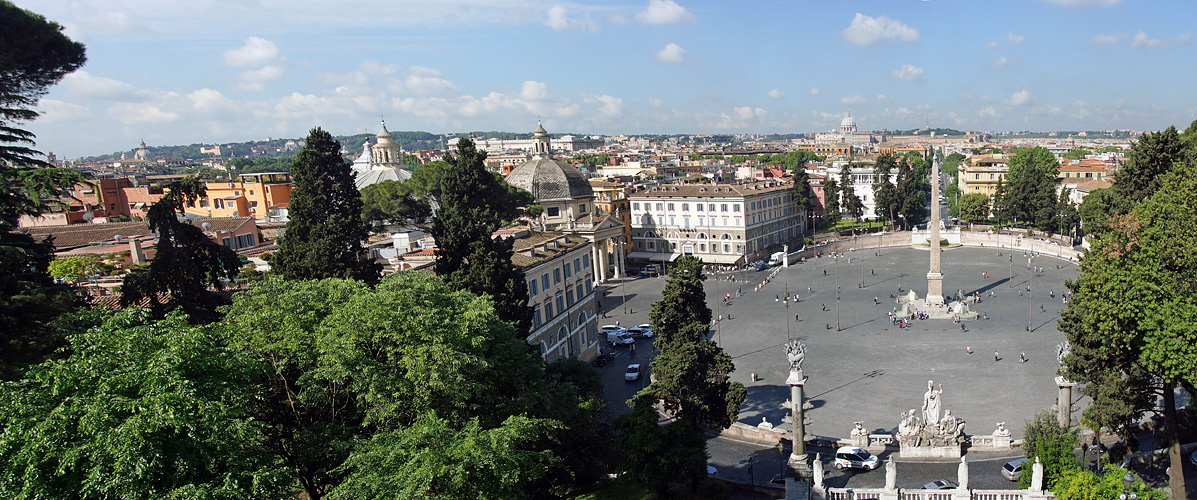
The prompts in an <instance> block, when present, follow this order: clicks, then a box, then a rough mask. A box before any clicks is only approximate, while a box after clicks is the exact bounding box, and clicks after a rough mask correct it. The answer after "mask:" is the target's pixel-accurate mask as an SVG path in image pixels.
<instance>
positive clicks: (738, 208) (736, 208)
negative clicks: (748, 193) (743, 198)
mask: <svg viewBox="0 0 1197 500" xmlns="http://www.w3.org/2000/svg"><path fill="white" fill-rule="evenodd" d="M739 211H740V205H739V204H736V205H732V212H739Z"/></svg>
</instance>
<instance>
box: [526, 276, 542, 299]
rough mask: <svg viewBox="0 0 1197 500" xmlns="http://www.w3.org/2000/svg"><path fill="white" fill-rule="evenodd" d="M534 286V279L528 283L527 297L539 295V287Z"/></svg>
mask: <svg viewBox="0 0 1197 500" xmlns="http://www.w3.org/2000/svg"><path fill="white" fill-rule="evenodd" d="M536 284H537V283H536V278H533V279H532V281H529V282H528V297H535V296H536V294H538V293H540V287H538V286H536Z"/></svg>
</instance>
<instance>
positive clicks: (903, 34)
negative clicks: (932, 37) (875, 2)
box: [843, 12, 919, 45]
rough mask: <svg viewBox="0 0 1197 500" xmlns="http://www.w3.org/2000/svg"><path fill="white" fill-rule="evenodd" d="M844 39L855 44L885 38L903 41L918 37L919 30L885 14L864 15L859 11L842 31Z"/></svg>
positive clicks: (877, 41)
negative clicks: (875, 15)
mask: <svg viewBox="0 0 1197 500" xmlns="http://www.w3.org/2000/svg"><path fill="white" fill-rule="evenodd" d="M843 35H844V39H845V40H848V42H850V43H854V44H856V45H877V44H878V43H881V42H882V41H883V40H885V39H887V38H895V39H898V40H901V41H903V42H913V41H916V40H918V39H919V31H918V30H916V29H914V28H911V27H910V26H907V25H905V24H902V23H900V22H898V20H896V19H890V18H888V17H885V16H878V17H872V16H866V15H864V14H861V13H859V12H857V13H856V17H854V18H852V24H851V25H849V26H848V27H847V28H844V31H843Z"/></svg>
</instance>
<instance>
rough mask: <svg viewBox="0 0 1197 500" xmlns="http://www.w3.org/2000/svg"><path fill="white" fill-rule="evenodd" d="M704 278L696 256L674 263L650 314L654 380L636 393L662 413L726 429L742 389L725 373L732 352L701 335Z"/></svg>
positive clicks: (705, 311)
mask: <svg viewBox="0 0 1197 500" xmlns="http://www.w3.org/2000/svg"><path fill="white" fill-rule="evenodd" d="M704 279H705V276H703V274H702V260H701V259H699V258H697V257H694V256H692V255H687V256H683V257H681V258H679V259H678V260H677V261H676V262H675V263H674V266H673V268H672V269H671V270H670V273H669V281H668V282H667V283H666V284H665V289H664V290H663V291H662V297H661V300H659V301H657V302H655V303H653V308H652V311H651V312H650V313H649V318H650V319H651V320H652V323H653V331H654V332H655V333H656V334H657V338H656V340H655V341H654V343H653V345H654V346H655V347H656V348H657V349H658V350H659V351H660V354H658V355H657V357H656V358H654V359H653V362H652V370H653V377H654V381H653V382H652V383H651V384H649V385H648V387H646V388H644V390H642V391H641V392H640V393H639V394H637V396H636V398H637V401H658V402H660V403H661V407H662V409H663V410H664V411H665V412H667V413H669V414H672V415H676V416H678V417H680V418H685V419H689V420H691V421H693V422H694V423H696V424H699V425H710V426H713V427H718V428H727V427H730V426H731V424H732V423H733V422H735V421H736V416H737V415H738V414H739V411H740V404H741V403H743V402H744V398H745V397H746V396H747V391H746V390H745V389H744V386H743V384H740V383H739V382H734V383H733V382H731V380H730V378H729V375H730V374H731V372H732V371H733V370H735V365H734V364H733V363H732V361H731V357H730V356H728V355H727V353H725V352H723V349H720V348H719V347H718V346H717V345H716V344H715V343H714V342H712V341H710V340H707V339H706V337H707V333H708V330H709V325H710V323H711V309H710V308H709V307H707V305H706V292H705V291H704V290H703V286H702V281H703V280H704ZM637 404H640V403H637Z"/></svg>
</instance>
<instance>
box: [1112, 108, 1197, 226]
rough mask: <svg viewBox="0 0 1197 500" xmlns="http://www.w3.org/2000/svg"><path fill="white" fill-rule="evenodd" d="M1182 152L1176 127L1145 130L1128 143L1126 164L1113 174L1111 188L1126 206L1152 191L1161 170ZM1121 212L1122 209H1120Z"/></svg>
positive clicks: (1179, 156)
mask: <svg viewBox="0 0 1197 500" xmlns="http://www.w3.org/2000/svg"><path fill="white" fill-rule="evenodd" d="M1184 156H1185V144H1184V142H1183V141H1182V140H1181V137H1180V134H1179V133H1177V131H1176V127H1168V128H1166V129H1164V130H1163V131H1160V132H1147V133H1144V134H1142V135H1140V136H1139V140H1138V141H1135V144H1134V145H1132V146H1131V150H1130V153H1129V154H1128V155H1127V162H1126V165H1125V166H1123V167H1122V168H1121V169H1119V170H1118V172H1117V173H1115V174H1114V185H1113V186H1112V187H1113V188H1114V192H1116V193H1117V194H1118V196H1119V197H1120V198H1121V199H1122V200H1123V201H1124V204H1123V207H1124V208H1125V209H1127V210H1129V209H1130V208H1132V207H1133V206H1134V205H1135V204H1136V203H1138V202H1139V201H1141V200H1143V199H1145V198H1147V197H1148V196H1151V195H1152V194H1155V192H1156V191H1158V190H1159V188H1160V182H1162V180H1163V176H1164V174H1166V173H1168V172H1169V171H1171V170H1172V167H1173V166H1174V165H1175V164H1176V163H1177V162H1179V161H1181V160H1183V159H1184ZM1124 212H1125V210H1124Z"/></svg>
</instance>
